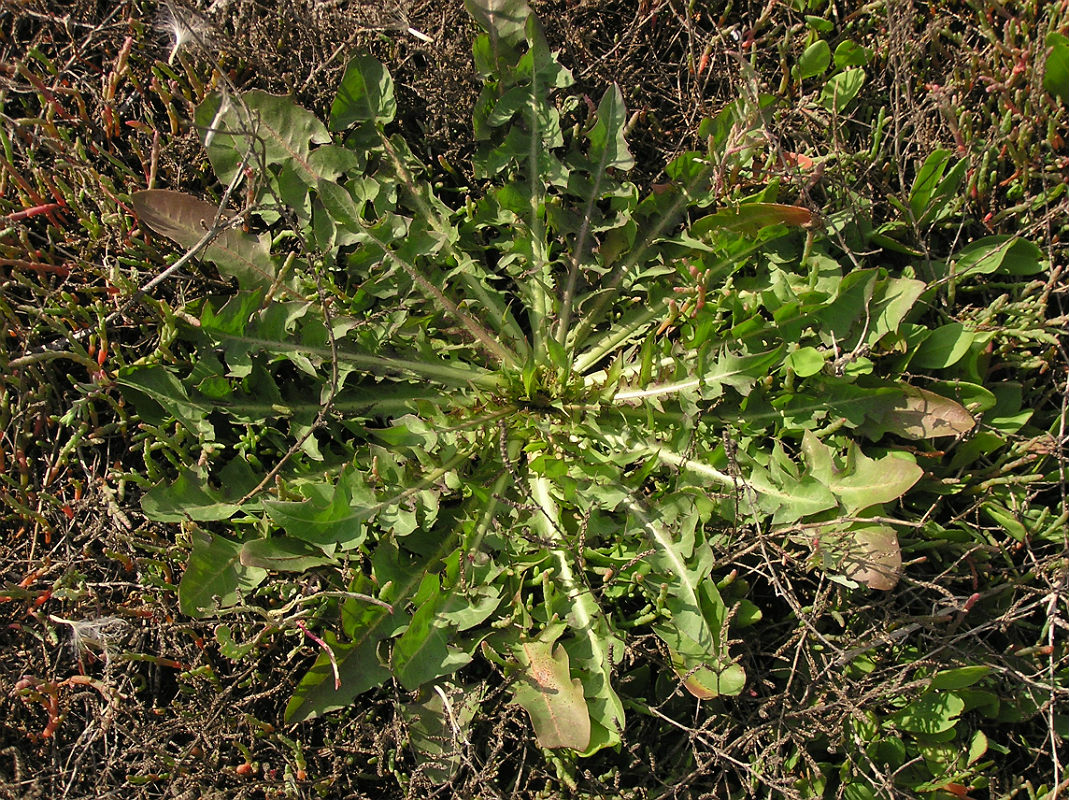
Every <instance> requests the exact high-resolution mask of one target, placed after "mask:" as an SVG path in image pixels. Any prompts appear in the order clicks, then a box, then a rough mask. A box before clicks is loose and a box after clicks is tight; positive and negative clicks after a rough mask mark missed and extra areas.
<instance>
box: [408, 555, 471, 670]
mask: <svg viewBox="0 0 1069 800" xmlns="http://www.w3.org/2000/svg"><path fill="white" fill-rule="evenodd" d="M428 587H430V591H429V592H428V591H427V589H428ZM425 594H429V597H426V599H424V600H423V601H422V602H421V603H420V604H419V607H418V608H417V609H416V613H415V614H413V616H412V620H411V622H409V624H408V628H407V629H406V630H405V632H404V634H403V635H402V636H401V638H400V639H398V640H397V642H396V643H395V644H394V647H393V659H392V661H393V669H394V674H395V676H396V677H397V679H398V680H399V681H400V682H401V685H402V686H404V687H405V688H406V689H408V690H409V691H414V690H416V689H418V688H419V687H420V686H422V685H424V684H425V683H429V682H431V681H433V680H435V679H437V678H440V677H442V676H444V675H449V674H452V673H453V672H455V671H456V670H458V669H460V667H462V666H464V665H465V664H467V663H468V662H469V661H471V657H470V656H469V655H468V654H467V653H464V652H463V651H461V650H458V649H457V648H456V647H453V646H452V645H451V644H450V638H451V634H452V633H453V629H452V628H451V627H450V626H448V625H445V624H443V620H442V619H440V618H439V611H440V609H441V606H442V602H443V599H444V597H443V595H442V593H441V592H440V591H439V578H438V576H437V575H433V574H432V575H427V576H426V577H425V578H424V579H423V584H422V585H421V587H420V591H419V592H418V595H425Z"/></svg>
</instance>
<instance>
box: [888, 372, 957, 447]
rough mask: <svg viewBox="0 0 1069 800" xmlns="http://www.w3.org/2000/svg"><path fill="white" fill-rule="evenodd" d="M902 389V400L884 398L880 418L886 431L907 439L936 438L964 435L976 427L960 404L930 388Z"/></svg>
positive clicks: (902, 386)
mask: <svg viewBox="0 0 1069 800" xmlns="http://www.w3.org/2000/svg"><path fill="white" fill-rule="evenodd" d="M900 386H901V389H902V394H901V395H900V396H899V397H897V398H891V397H886V396H885V402H886V403H887V405H886V407H885V410H884V412H883V414H882V415H881V419H880V422H881V423H882V425H883V426H884V429H885V430H888V431H891V432H892V433H896V434H898V435H899V436H903V437H905V438H907V439H936V438H939V437H940V436H963V435H964V434H966V433H968V432H969V431H971V430H972V429H973V428H974V427H976V420H975V419H973V416H972V414H970V413H969V412H968V411H966V410H965V408H964V407H963V406H962V405H961V404H960V403H956V402H955V401H953V400H950V399H949V398H946V397H943V396H942V395H939V394H936V393H935V392H930V391H928V390H927V389H921V388H918V387H916V386H909V385H907V384H900Z"/></svg>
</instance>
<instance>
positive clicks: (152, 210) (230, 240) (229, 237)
mask: <svg viewBox="0 0 1069 800" xmlns="http://www.w3.org/2000/svg"><path fill="white" fill-rule="evenodd" d="M132 201H133V205H134V210H135V211H136V212H137V215H138V217H139V218H140V219H141V221H142V222H144V223H145V224H146V225H148V226H149V227H150V228H152V230H154V231H156V232H157V233H159V234H162V235H163V236H166V237H167V238H168V239H170V240H171V241H173V242H175V243H176V244H177V245H178V246H179V247H182V248H185V249H187V250H189V249H192V248H193V247H195V246H196V245H197V244H199V243H200V242H202V241H204V240H205V235H206V234H207V233H208V232H209V231H210V230H216V231H217V233H216V235H215V236H214V238H212V239H211V241H210V243H209V244H208V245H207V246H206V247H204V249H203V250H201V251H200V256H201V258H204V259H206V260H208V261H211V262H213V263H214V264H215V265H216V266H217V267H218V268H219V271H220V272H222V273H223V274H224V275H226V276H228V277H232V278H237V279H238V283H239V284H240V285H241V287H242V288H243V289H254V288H257V287H267V286H270V285H271V284H272V283H273V282H274V279H275V272H276V270H275V264H274V262H273V261H272V260H271V254H270V252H269V247H268V244H267V242H266V240H265V239H260V238H257V237H255V236H253V235H251V234H248V233H244V232H242V231H238V230H234V229H233V228H231V227H230V218H231V214H230V212H228V211H226V210H225V209H224V210H223V212H222V214H220V213H219V208H218V206H215V205H212V204H211V203H206V202H204V201H203V200H198V199H197V198H196V197H193V196H192V195H188V194H186V193H184V192H175V191H171V190H170V189H146V190H144V191H140V192H135V193H134V194H133V197H132ZM217 217H218V222H216V218H217Z"/></svg>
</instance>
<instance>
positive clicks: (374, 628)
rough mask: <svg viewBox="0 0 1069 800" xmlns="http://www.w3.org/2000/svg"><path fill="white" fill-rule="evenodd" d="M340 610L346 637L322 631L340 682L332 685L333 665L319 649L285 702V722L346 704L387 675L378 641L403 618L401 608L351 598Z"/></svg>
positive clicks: (389, 633) (381, 681)
mask: <svg viewBox="0 0 1069 800" xmlns="http://www.w3.org/2000/svg"><path fill="white" fill-rule="evenodd" d="M342 614H343V619H344V620H345V627H346V632H347V634H348V636H349V640H348V641H342V640H339V638H338V637H337V635H335V634H334V633H333V632H332V631H329V630H328V631H324V633H323V639H324V640H325V641H326V643H327V645H328V646H329V647H330V648H331V650H332V651H333V654H334V661H335V663H336V664H337V668H338V679H339V680H340V684H341V685H340V686H339V687H338V688H335V684H334V665H333V664H332V663H331V659H330V657H329V656H328V655H327V654H326V653H320V654H319V657H318V658H317V659H316V662H315V664H313V665H312V667H311V668H310V669H309V670H308V672H306V673H305V674H304V677H303V678H301V681H300V683H299V684H298V685H297V689H296V691H295V692H294V694H293V697H292V698H291V699H290V701H289V703H288V704H287V705H286V722H304V721H305V720H309V719H313V718H315V717H317V716H319V715H320V714H325V713H327V712H328V711H334V710H336V709H339V708H345V707H346V706H348V705H349V704H350V703H352V701H353V700H354V699H356V697H357V696H358V695H360V694H363V693H364V692H366V691H367V690H368V689H372V688H374V687H376V686H379V685H381V684H383V683H385V682H386V681H388V680H389V679H390V671H389V670H388V669H387V668H386V667H385V666H384V665H383V663H382V661H381V660H380V659H379V654H378V647H379V642H381V641H382V640H383V639H386V638H387V637H389V636H391V635H393V634H394V632H395V631H396V628H397V625H398V624H400V623H402V622H403V621H404V619H405V614H404V612H403V611H401V610H400V609H395V610H394V611H393V612H392V613H391V612H390V611H387V610H386V609H384V608H382V607H380V606H377V605H372V604H368V603H363V602H362V601H360V600H357V599H356V598H354V599H352V600H350V601H349V602H347V603H346V605H345V607H344V608H343V611H342Z"/></svg>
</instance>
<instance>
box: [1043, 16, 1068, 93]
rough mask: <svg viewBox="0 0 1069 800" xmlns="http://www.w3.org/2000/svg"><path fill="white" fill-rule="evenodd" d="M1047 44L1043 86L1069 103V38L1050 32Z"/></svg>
mask: <svg viewBox="0 0 1069 800" xmlns="http://www.w3.org/2000/svg"><path fill="white" fill-rule="evenodd" d="M1046 45H1047V47H1048V48H1049V50H1048V52H1047V59H1046V61H1045V62H1044V66H1043V88H1044V89H1046V90H1047V91H1048V92H1050V93H1051V94H1052V95H1054V96H1055V97H1057V98H1058V99H1060V100H1061V101H1062V102H1063V103H1065V104H1066V105H1069V38H1067V37H1066V36H1065V35H1064V34H1061V33H1049V34H1047V39H1046Z"/></svg>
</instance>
